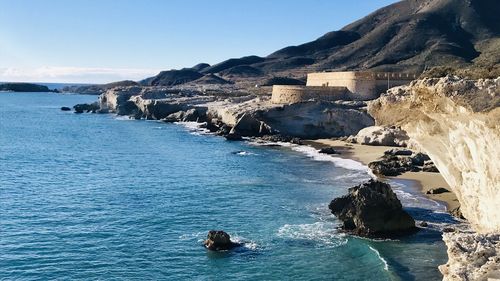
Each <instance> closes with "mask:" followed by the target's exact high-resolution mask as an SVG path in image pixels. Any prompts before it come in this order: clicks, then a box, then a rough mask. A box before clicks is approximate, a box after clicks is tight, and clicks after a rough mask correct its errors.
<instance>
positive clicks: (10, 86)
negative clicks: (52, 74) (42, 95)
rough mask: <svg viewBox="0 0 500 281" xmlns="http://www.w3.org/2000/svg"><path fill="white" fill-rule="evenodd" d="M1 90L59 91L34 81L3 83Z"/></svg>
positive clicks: (0, 86)
mask: <svg viewBox="0 0 500 281" xmlns="http://www.w3.org/2000/svg"><path fill="white" fill-rule="evenodd" d="M0 92H57V91H55V90H51V89H49V88H48V87H47V86H43V85H38V84H32V83H1V84H0Z"/></svg>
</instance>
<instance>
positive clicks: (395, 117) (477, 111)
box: [368, 76, 500, 281]
mask: <svg viewBox="0 0 500 281" xmlns="http://www.w3.org/2000/svg"><path fill="white" fill-rule="evenodd" d="M368 111H369V112H370V114H371V115H372V116H374V117H375V119H376V123H377V124H379V125H381V124H391V125H400V126H402V127H403V129H405V130H406V132H407V133H408V135H409V136H410V137H411V138H412V139H413V140H414V141H416V142H417V143H418V145H419V146H420V147H421V148H422V149H423V150H425V151H426V152H427V153H428V154H429V156H430V158H431V159H432V160H433V161H434V163H435V165H436V166H437V168H438V169H439V171H440V172H441V174H442V175H443V177H444V178H445V179H446V181H447V182H448V184H449V185H450V187H451V188H452V190H453V191H454V193H455V194H456V195H457V198H458V200H459V201H460V204H461V210H462V213H463V215H464V216H465V218H467V220H468V221H469V222H470V223H471V225H472V227H473V229H474V230H475V231H477V232H478V233H464V232H458V233H453V234H445V235H444V236H443V240H444V241H445V243H446V245H447V246H448V256H449V260H448V263H447V264H446V265H443V266H441V267H440V270H441V272H442V273H443V275H444V280H447V281H448V280H450V281H451V280H487V278H488V277H495V278H498V277H500V271H499V270H500V269H499V266H498V261H499V260H500V256H499V255H500V242H499V239H498V233H500V212H498V207H499V206H500V163H499V160H500V146H499V144H500V78H497V79H486V80H464V79H459V78H456V77H450V76H448V77H445V78H440V79H423V80H418V81H414V82H412V83H411V84H410V85H408V86H402V87H397V88H392V89H390V90H389V91H388V92H387V93H386V94H383V95H382V96H381V97H380V98H379V99H377V100H375V101H372V102H370V103H369V105H368Z"/></svg>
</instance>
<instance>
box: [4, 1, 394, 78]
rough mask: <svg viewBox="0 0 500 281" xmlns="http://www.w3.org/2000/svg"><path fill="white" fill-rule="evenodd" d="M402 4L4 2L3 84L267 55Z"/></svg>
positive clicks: (138, 74)
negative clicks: (380, 10)
mask: <svg viewBox="0 0 500 281" xmlns="http://www.w3.org/2000/svg"><path fill="white" fill-rule="evenodd" d="M394 2H397V1H396V0H211V1H209V0H45V1H42V0H0V81H12V82H14V81H15V82H21V81H24V82H58V83H107V82H112V81H118V80H124V79H130V80H140V79H143V78H146V77H149V76H152V75H155V74H157V73H158V72H159V71H161V70H168V69H178V68H182V67H190V66H193V65H195V64H197V63H200V62H206V63H209V64H215V63H218V62H221V61H223V60H226V59H229V58H235V57H242V56H247V55H259V56H266V55H269V54H270V53H272V52H274V51H276V50H278V49H281V48H283V47H286V46H290V45H298V44H302V43H305V42H309V41H312V40H314V39H316V38H318V37H320V36H322V35H323V34H325V33H327V32H329V31H333V30H338V29H341V28H342V27H343V26H345V25H347V24H349V23H351V22H353V21H355V20H357V19H360V18H361V17H363V16H366V15H368V14H369V13H371V12H373V11H375V10H376V9H378V8H381V7H383V6H386V5H389V4H391V3H394Z"/></svg>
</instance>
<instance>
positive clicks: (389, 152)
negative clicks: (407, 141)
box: [384, 148, 413, 156]
mask: <svg viewBox="0 0 500 281" xmlns="http://www.w3.org/2000/svg"><path fill="white" fill-rule="evenodd" d="M412 154H413V152H412V151H411V150H409V149H398V148H393V149H389V150H386V151H385V152H384V155H393V156H410V155H412Z"/></svg>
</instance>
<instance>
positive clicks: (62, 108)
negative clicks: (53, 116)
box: [61, 106, 71, 111]
mask: <svg viewBox="0 0 500 281" xmlns="http://www.w3.org/2000/svg"><path fill="white" fill-rule="evenodd" d="M61 110H62V111H71V108H70V107H67V106H63V107H61Z"/></svg>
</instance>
